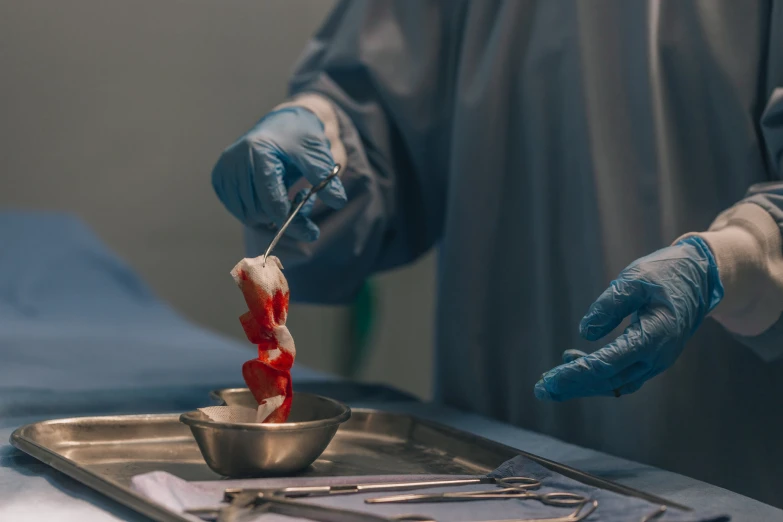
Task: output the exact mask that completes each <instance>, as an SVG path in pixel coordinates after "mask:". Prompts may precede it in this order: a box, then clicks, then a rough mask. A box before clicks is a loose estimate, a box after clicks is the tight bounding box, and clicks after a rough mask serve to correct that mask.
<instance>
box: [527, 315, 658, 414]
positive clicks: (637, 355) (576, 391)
mask: <svg viewBox="0 0 783 522" xmlns="http://www.w3.org/2000/svg"><path fill="white" fill-rule="evenodd" d="M643 335H644V333H643V332H642V331H641V327H640V325H639V324H638V323H637V324H632V325H631V326H629V327H628V328H627V329H626V331H625V332H624V333H623V334H622V335H621V336H619V337H618V338H617V339H615V340H614V341H613V342H611V343H609V344H607V345H606V346H604V347H603V348H601V349H600V350H597V351H595V352H593V353H591V354H588V355H585V356H583V357H579V358H577V359H574V360H572V361H571V362H568V363H565V364H562V365H560V366H557V367H555V368H553V369H551V370H550V371H548V372H547V373H545V374H544V375H543V376H542V378H541V380H539V381H538V383H536V386H535V395H536V397H537V398H538V399H542V400H555V401H564V400H569V399H574V398H578V397H590V396H596V395H603V396H606V395H614V394H615V392H614V390H617V389H620V388H622V387H623V386H625V385H626V384H629V383H631V382H633V381H636V380H637V379H639V378H640V377H642V376H644V375H645V374H646V373H648V372H649V371H650V367H649V365H648V364H647V361H644V360H643V351H641V350H638V349H637V346H638V345H639V343H640V340H641V339H642V337H643ZM570 355H574V354H573V353H572V354H569V356H570ZM564 357H565V354H564Z"/></svg>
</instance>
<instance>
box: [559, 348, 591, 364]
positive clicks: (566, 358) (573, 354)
mask: <svg viewBox="0 0 783 522" xmlns="http://www.w3.org/2000/svg"><path fill="white" fill-rule="evenodd" d="M586 355H587V353H585V352H583V351H581V350H573V349H571V350H566V351H564V352H563V364H567V363H570V362H573V361H575V360H577V359H579V358H580V357H584V356H586Z"/></svg>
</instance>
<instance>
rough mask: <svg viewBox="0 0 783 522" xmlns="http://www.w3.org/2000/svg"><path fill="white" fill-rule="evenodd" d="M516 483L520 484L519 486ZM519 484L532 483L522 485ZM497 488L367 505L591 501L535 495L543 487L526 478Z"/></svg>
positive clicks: (568, 495)
mask: <svg viewBox="0 0 783 522" xmlns="http://www.w3.org/2000/svg"><path fill="white" fill-rule="evenodd" d="M515 481H516V482H515ZM519 481H530V482H527V483H525V482H522V483H520V482H519ZM495 484H496V485H498V486H500V487H501V489H495V490H488V491H460V492H446V493H416V494H408V495H392V496H388V497H377V498H368V499H367V500H365V502H366V503H367V504H410V503H424V502H464V501H471V500H508V499H512V498H513V499H517V500H528V499H529V500H538V501H539V502H541V503H542V504H545V505H547V506H556V507H570V506H574V507H578V506H581V505H583V504H585V503H587V502H589V500H590V499H589V498H587V497H585V496H582V495H579V494H577V493H568V492H565V491H554V492H551V493H533V492H532V491H528V490H530V489H537V488H538V487H539V486H540V485H541V483H540V482H538V481H537V480H534V479H526V478H525V477H509V478H503V479H495Z"/></svg>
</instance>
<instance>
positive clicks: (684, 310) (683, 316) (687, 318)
mask: <svg viewBox="0 0 783 522" xmlns="http://www.w3.org/2000/svg"><path fill="white" fill-rule="evenodd" d="M722 298H723V285H722V284H721V282H720V278H719V276H718V267H717V265H716V263H715V258H714V257H713V255H712V252H711V251H710V249H709V247H708V246H707V244H706V243H705V242H704V240H702V239H701V238H699V237H690V238H687V239H685V240H683V241H681V242H679V243H677V244H676V245H675V246H671V247H668V248H664V249H662V250H658V251H657V252H654V253H653V254H651V255H649V256H647V257H643V258H641V259H638V260H636V261H634V262H633V263H632V264H631V265H629V266H628V267H627V268H625V270H623V271H622V272H621V273H620V276H619V277H618V278H617V279H616V280H614V281H612V283H611V285H610V286H609V288H608V289H607V290H605V291H604V293H603V294H601V296H600V297H599V298H598V299H597V300H596V301H595V303H593V305H592V306H591V307H590V309H589V311H588V312H587V315H585V317H584V318H583V319H582V322H581V324H580V325H579V332H580V334H581V335H582V337H584V338H585V339H587V340H589V341H596V340H598V339H600V338H602V337H604V336H606V335H607V334H609V333H610V332H611V331H612V330H614V329H615V328H616V327H617V326H618V325H619V324H620V323H621V322H622V320H623V319H624V318H625V317H626V316H628V315H630V314H633V315H632V317H631V324H630V326H628V328H626V330H625V332H624V333H623V334H622V335H620V336H619V337H618V338H617V339H615V340H614V341H612V342H611V343H609V344H607V345H606V346H604V347H603V348H601V349H600V350H598V351H596V352H593V353H591V354H590V355H587V354H585V353H584V352H580V351H578V350H566V351H565V352H564V353H563V364H562V365H560V366H557V367H556V368H553V369H552V370H550V371H549V372H547V373H546V374H544V375H543V376H542V378H541V380H540V381H538V382H537V383H536V386H535V395H536V397H537V398H538V399H542V400H553V401H565V400H568V399H573V398H577V397H589V396H595V395H609V396H611V395H615V396H618V397H619V396H620V395H627V394H629V393H633V392H635V391H637V390H638V389H639V388H641V387H642V385H643V384H644V383H645V381H647V380H648V379H651V378H653V377H655V376H656V375H658V374H659V373H661V372H663V371H664V370H666V369H667V368H669V366H671V365H672V364H674V361H675V360H676V359H677V357H679V355H680V353H682V349H683V347H684V345H685V342H686V341H687V340H688V339H689V338H690V337H691V335H693V333H694V332H695V331H696V329H697V328H698V327H699V325H700V324H701V322H702V320H703V319H704V317H706V315H707V314H708V313H709V312H710V311H711V310H712V309H713V308H715V306H717V305H718V303H719V302H720V301H721V299H722Z"/></svg>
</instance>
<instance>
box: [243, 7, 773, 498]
mask: <svg viewBox="0 0 783 522" xmlns="http://www.w3.org/2000/svg"><path fill="white" fill-rule="evenodd" d="M290 86H291V88H290V91H291V95H296V94H298V93H318V94H320V95H323V96H325V97H327V98H328V99H329V100H331V102H332V103H333V104H334V105H335V106H336V107H337V110H338V118H339V121H340V134H341V139H342V141H343V143H344V146H345V148H346V150H347V154H348V166H347V169H346V171H345V173H344V175H343V180H344V184H345V186H346V190H347V193H348V197H349V204H348V205H347V207H346V208H344V209H342V210H340V211H332V210H330V209H327V208H326V207H324V206H317V207H316V209H315V211H314V214H313V215H314V219H315V221H316V223H317V224H318V225H319V226H320V227H321V238H320V239H319V240H318V241H317V242H316V243H314V244H297V243H294V242H292V241H289V240H286V241H284V242H283V243H281V244H280V246H279V247H278V250H277V255H279V256H280V257H281V258H282V260H283V262H284V264H285V266H286V275H287V277H288V279H289V283H290V287H291V293H292V296H293V297H294V298H295V299H298V300H300V301H306V302H312V303H344V302H347V301H348V300H349V299H350V298H351V296H352V295H353V294H354V293H355V292H356V291H357V290H358V289H359V288H360V285H361V283H362V281H364V280H365V279H366V278H367V277H368V276H370V275H371V274H373V273H376V272H379V271H383V270H387V269H390V268H393V267H397V266H400V265H403V264H405V263H409V262H411V261H412V260H414V259H416V258H417V257H419V256H421V255H422V254H424V253H425V252H427V251H428V250H430V249H431V248H437V252H438V279H437V298H438V302H437V318H436V321H437V324H436V332H437V339H436V345H437V349H436V358H437V360H436V368H437V370H436V378H435V382H436V384H435V385H436V390H435V391H436V397H437V399H438V400H440V401H442V402H444V403H446V404H448V405H450V406H454V407H457V408H461V409H464V410H468V411H472V412H478V413H481V414H484V415H488V416H491V417H494V418H496V419H501V420H504V421H507V422H510V423H513V424H515V425H518V426H521V427H524V428H528V429H531V430H535V431H538V432H542V433H545V434H549V435H552V436H555V437H558V438H560V439H563V440H566V441H569V442H572V443H576V444H579V445H583V446H587V447H591V448H596V449H599V450H603V451H606V452H609V453H612V454H615V455H619V456H622V457H626V458H629V459H633V460H636V461H639V462H643V463H648V464H651V465H654V466H658V467H662V468H665V469H669V470H673V471H676V472H679V473H683V474H686V475H689V476H692V477H696V478H698V479H702V480H705V481H708V482H711V483H714V484H718V485H721V486H724V487H726V488H729V489H731V490H735V491H738V492H741V493H743V494H746V495H749V496H751V497H755V498H757V499H760V500H763V501H766V502H769V503H773V504H776V505H778V506H783V496H781V495H780V492H781V491H783V435H781V434H782V433H783V363H781V362H780V361H779V359H778V355H779V354H780V352H783V341H781V339H783V337H781V336H779V335H777V334H776V332H779V331H781V330H783V328H781V326H780V324H776V326H775V327H774V328H773V329H771V330H770V331H769V332H765V334H763V335H762V336H759V338H754V339H743V340H742V342H740V341H738V340H736V339H735V338H734V337H733V336H732V335H730V334H729V333H728V332H726V331H725V330H724V329H723V328H722V327H721V326H720V325H718V324H717V323H716V322H714V321H712V320H708V321H705V323H704V324H703V326H702V327H701V328H700V329H699V331H698V332H697V333H696V335H695V336H694V337H693V338H692V339H691V340H690V342H689V343H688V344H687V346H686V348H685V351H684V353H683V355H682V356H681V357H680V358H679V360H678V361H677V362H676V363H675V365H674V366H673V367H672V368H670V369H669V370H668V371H666V372H664V373H663V374H662V375H659V376H657V377H655V378H654V379H652V380H651V381H649V382H647V384H645V385H644V387H643V388H642V389H641V390H640V391H638V392H636V393H635V394H632V395H629V396H624V397H621V398H619V399H616V398H589V399H580V400H575V401H571V402H566V403H550V402H540V401H537V400H536V399H535V398H534V396H533V386H534V384H535V383H536V381H537V380H538V379H539V377H540V376H541V374H542V373H543V372H545V371H546V370H548V369H550V368H552V367H553V366H556V365H557V364H559V363H560V356H561V353H562V352H563V350H565V349H568V348H576V349H580V350H584V351H588V352H589V351H593V350H595V349H597V348H599V347H600V346H602V344H601V343H588V342H586V341H584V340H582V339H581V338H580V337H579V334H578V325H579V321H580V319H581V318H582V316H583V315H584V313H585V312H586V311H587V309H588V307H589V305H590V304H591V303H592V302H593V300H594V299H595V298H596V297H597V296H598V295H599V294H600V293H601V292H602V291H603V290H604V289H605V288H606V286H607V285H608V283H609V282H610V281H611V280H612V279H613V278H614V277H615V276H616V275H617V274H618V273H619V271H620V270H621V269H622V268H623V267H625V266H626V265H627V264H629V263H630V262H631V261H633V260H634V259H636V258H639V257H641V256H644V255H646V254H649V253H650V252H652V251H654V250H657V249H659V248H662V247H665V246H667V245H669V244H671V242H672V241H674V240H675V239H676V238H677V237H679V236H680V235H681V234H684V233H688V232H694V231H703V230H706V229H707V228H708V227H709V226H710V223H711V222H712V220H713V219H715V217H716V216H717V215H718V214H719V213H720V212H721V211H723V210H725V209H727V208H729V207H731V206H732V205H734V204H736V203H737V202H739V201H741V200H743V198H755V199H756V200H757V201H758V202H759V204H761V205H763V206H765V208H767V209H769V211H770V213H772V215H773V217H775V219H776V220H777V222H778V223H783V212H781V211H780V208H781V207H783V205H781V204H780V201H781V200H783V196H781V195H782V194H783V184H781V183H779V182H778V181H779V180H780V179H781V170H782V169H781V162H782V161H783V160H782V157H783V96H781V93H782V92H783V91H781V90H780V89H781V87H783V3H782V2H776V1H761V0H742V1H738V0H704V1H688V0H669V1H661V2H658V1H653V0H591V1H587V0H585V1H582V0H578V1H577V0H540V1H536V0H481V1H475V2H466V1H460V0H444V1H424V0H411V1H398V2H392V1H387V0H373V1H358V0H357V1H346V2H342V3H340V4H339V5H338V6H337V8H336V9H335V10H334V12H333V13H332V14H331V15H330V17H329V18H328V19H327V20H326V21H325V23H324V25H323V26H322V27H321V29H320V30H319V32H318V33H317V34H316V35H315V37H314V38H313V39H312V40H311V41H310V42H309V43H308V45H307V47H306V49H305V51H304V54H303V56H302V58H301V60H300V62H299V64H298V65H297V68H296V71H295V73H294V75H293V78H292V80H291V84H290ZM762 183H765V184H762ZM749 191H750V192H749ZM269 234H270V233H269V232H268V231H261V230H248V233H247V245H248V254H249V255H259V254H261V253H262V252H263V250H264V248H265V247H266V245H267V243H268V241H269V239H270V237H269ZM760 354H763V356H762V355H760Z"/></svg>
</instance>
